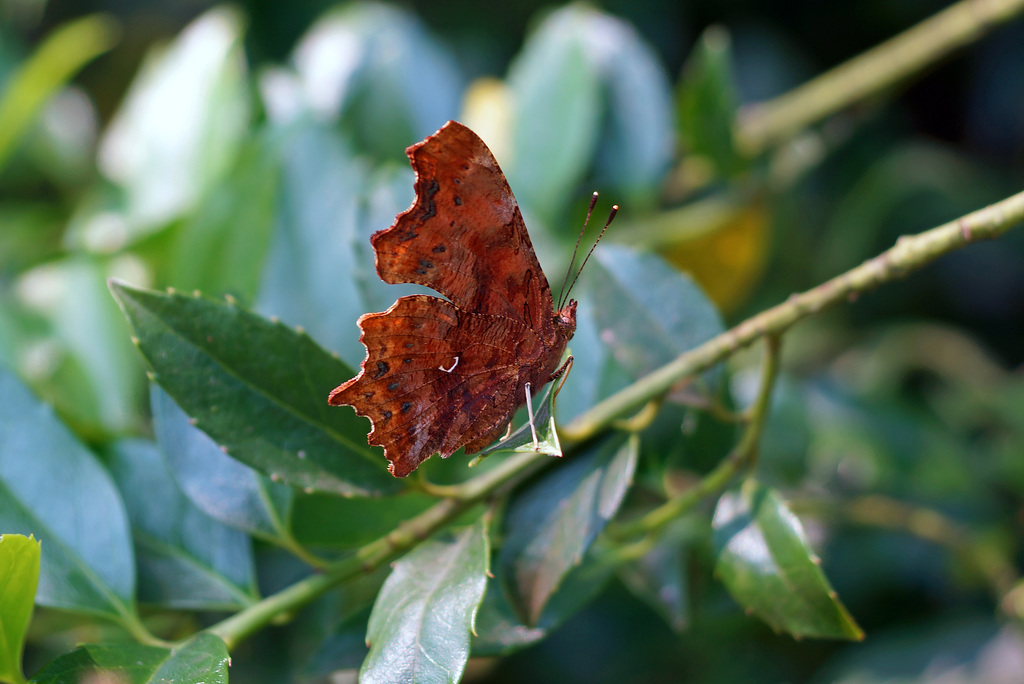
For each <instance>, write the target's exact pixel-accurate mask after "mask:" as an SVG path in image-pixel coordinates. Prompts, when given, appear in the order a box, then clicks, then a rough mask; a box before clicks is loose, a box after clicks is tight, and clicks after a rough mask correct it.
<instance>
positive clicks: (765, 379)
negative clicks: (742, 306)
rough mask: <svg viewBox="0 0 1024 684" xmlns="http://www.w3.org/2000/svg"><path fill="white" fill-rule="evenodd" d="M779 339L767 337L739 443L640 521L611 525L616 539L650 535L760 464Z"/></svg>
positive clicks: (777, 358)
mask: <svg viewBox="0 0 1024 684" xmlns="http://www.w3.org/2000/svg"><path fill="white" fill-rule="evenodd" d="M779 348H780V343H779V338H778V336H776V335H768V336H767V337H765V348H764V360H763V361H762V363H761V384H760V388H759V389H758V393H757V398H756V399H755V400H754V404H753V406H751V408H750V422H749V423H748V424H747V427H746V429H745V430H744V431H743V437H741V438H740V441H739V443H738V444H737V445H736V446H735V448H733V450H732V451H731V452H730V453H729V455H728V456H726V457H725V458H724V459H723V460H722V462H721V463H719V464H718V465H717V466H716V467H715V468H714V470H712V471H711V472H710V473H708V474H707V475H705V476H704V477H703V478H701V480H700V481H699V482H698V483H697V484H695V485H694V486H693V487H690V488H689V489H687V490H685V491H683V492H681V493H679V494H678V495H676V496H675V497H673V498H671V499H669V500H668V501H666V502H665V503H663V504H662V505H660V506H658V507H657V508H655V509H654V510H652V511H650V512H648V513H647V514H646V515H643V516H641V517H640V518H638V519H637V520H633V521H630V522H628V523H621V524H618V525H614V526H612V527H609V528H608V534H609V535H610V536H612V537H613V538H615V539H629V538H631V537H636V536H638V535H640V534H649V533H650V532H653V531H656V530H659V529H661V528H662V527H664V526H665V525H667V524H668V523H669V522H671V521H672V520H675V519H676V518H678V517H679V516H680V515H682V514H684V513H686V512H687V511H689V510H690V509H691V508H693V507H694V506H696V505H697V504H698V503H700V501H701V500H702V499H703V498H704V497H706V496H711V495H712V494H716V493H718V492H720V491H721V490H723V489H725V487H726V486H727V485H728V484H729V482H730V481H731V480H732V478H733V477H734V476H735V475H736V474H737V473H739V472H740V471H741V470H744V469H752V468H753V467H754V465H755V464H756V463H757V451H758V445H759V444H760V442H761V432H762V431H763V430H764V424H765V420H767V418H768V409H769V408H770V407H771V396H772V388H773V387H775V378H776V377H777V376H778V372H779Z"/></svg>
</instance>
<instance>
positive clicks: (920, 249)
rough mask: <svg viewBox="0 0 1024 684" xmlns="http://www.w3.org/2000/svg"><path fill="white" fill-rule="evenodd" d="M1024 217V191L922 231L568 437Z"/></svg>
mask: <svg viewBox="0 0 1024 684" xmlns="http://www.w3.org/2000/svg"><path fill="white" fill-rule="evenodd" d="M1022 220H1024V192H1021V193H1018V194H1016V195H1013V196H1011V197H1008V198H1006V199H1004V200H1003V201H1001V202H997V203H995V204H993V205H991V206H988V207H986V208H984V209H981V210H979V211H976V212H973V213H971V214H967V215H966V216H964V217H962V218H959V219H956V220H955V221H950V222H949V223H946V224H944V225H941V226H939V227H938V228H932V229H931V230H928V231H925V232H923V233H918V234H917V235H904V236H902V237H901V238H900V239H899V240H897V241H896V245H895V246H894V247H892V248H890V249H888V250H887V251H885V252H882V253H881V254H879V255H878V256H876V257H874V258H873V259H868V260H867V261H865V262H864V263H862V264H861V265H860V266H857V267H856V268H854V269H852V270H850V271H847V272H846V273H843V274H842V275H838V276H836V277H835V278H832V279H831V280H829V281H826V282H824V283H822V284H821V285H818V286H817V287H815V288H813V289H810V290H807V291H806V292H802V293H800V294H793V295H791V296H790V297H789V299H787V300H786V301H785V302H783V303H782V304H778V305H777V306H774V307H772V308H771V309H767V310H766V311H762V312H761V313H759V314H757V315H756V316H754V317H753V318H748V319H747V320H745V321H743V322H742V323H740V324H739V325H737V326H736V327H735V328H732V329H731V330H728V331H726V332H724V333H722V334H721V335H718V336H717V337H713V338H712V339H710V340H708V341H707V342H705V343H704V344H702V345H700V346H699V347H696V348H694V349H691V350H690V351H688V352H686V353H684V354H681V355H680V356H678V357H676V359H675V360H674V361H671V362H670V363H668V364H666V365H664V366H662V367H661V368H659V369H658V370H655V371H653V372H651V373H650V374H648V375H646V376H644V377H643V378H641V379H639V380H637V381H636V382H634V383H633V384H632V385H629V386H628V387H626V388H624V389H622V390H620V391H619V392H617V393H616V394H613V395H611V396H610V397H607V398H606V399H604V400H603V401H601V402H599V403H598V404H596V405H594V406H593V407H592V408H591V409H590V410H588V411H586V412H585V413H583V414H581V415H579V416H577V417H576V418H575V419H574V420H572V421H571V422H570V423H569V424H568V425H566V426H565V429H564V431H563V432H562V434H563V436H564V439H563V441H582V440H584V439H588V438H590V437H592V436H593V435H595V434H597V433H598V432H600V431H601V430H603V429H605V427H606V426H607V425H609V424H610V423H611V422H612V421H613V420H615V419H617V418H620V417H622V416H625V415H628V414H629V413H631V412H634V411H637V410H638V409H639V408H640V407H641V406H643V405H644V404H646V403H647V402H648V401H651V400H652V399H654V398H656V397H660V396H662V395H664V394H665V393H666V392H668V391H669V390H671V389H672V387H673V386H674V385H675V384H676V383H678V382H680V381H681V380H684V379H685V378H687V377H689V376H691V375H694V374H696V373H699V372H700V371H703V370H706V369H707V368H710V367H711V366H713V365H715V364H716V363H718V362H719V361H721V360H723V359H725V358H727V357H729V356H731V355H732V354H734V353H735V352H736V351H737V350H739V349H742V348H743V347H746V346H748V345H749V344H751V343H752V342H753V341H754V340H756V339H758V338H759V337H763V336H765V335H779V334H781V333H782V332H784V331H785V330H787V329H788V328H790V327H791V326H792V325H794V324H796V323H798V322H799V321H801V320H803V319H804V318H807V317H808V316H811V315H813V314H816V313H818V312H819V311H821V310H822V309H824V308H826V307H829V306H832V305H833V304H836V303H838V302H842V301H845V300H847V299H852V298H854V297H856V296H857V295H858V294H860V293H862V292H866V291H868V290H871V289H873V288H875V287H878V286H879V285H883V284H885V283H888V282H892V281H894V280H897V279H899V278H902V277H904V276H906V275H907V274H908V273H911V272H912V271H916V270H917V269H919V268H921V267H923V266H925V265H927V264H930V263H931V262H932V261H934V260H935V259H937V258H939V257H940V256H942V255H944V254H947V253H949V252H951V251H953V250H955V249H958V248H960V247H963V246H964V245H966V244H969V243H972V242H977V241H979V240H986V239H992V238H996V237H999V236H1000V235H1002V234H1003V233H1005V232H1006V231H1007V230H1009V229H1010V228H1011V227H1012V226H1014V225H1015V224H1017V223H1019V222H1020V221H1022Z"/></svg>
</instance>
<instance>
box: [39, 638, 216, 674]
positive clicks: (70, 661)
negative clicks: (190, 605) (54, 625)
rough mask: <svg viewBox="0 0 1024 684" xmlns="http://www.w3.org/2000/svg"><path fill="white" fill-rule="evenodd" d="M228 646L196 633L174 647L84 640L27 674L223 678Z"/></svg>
mask: <svg viewBox="0 0 1024 684" xmlns="http://www.w3.org/2000/svg"><path fill="white" fill-rule="evenodd" d="M229 662H230V657H229V656H228V649H227V646H226V645H225V644H224V642H223V641H221V640H220V639H218V638H217V637H215V636H213V635H212V634H205V633H201V634H199V635H197V636H195V637H193V638H192V639H190V640H189V641H188V642H186V643H185V644H184V645H182V646H179V647H176V648H160V647H158V646H141V645H138V644H117V645H102V644H99V645H86V646H79V647H78V648H76V649H75V650H74V651H71V652H70V653H66V654H64V655H62V656H61V657H59V658H57V659H56V660H54V661H53V662H51V663H50V664H49V665H47V666H46V667H44V668H43V669H42V670H40V671H39V673H38V674H36V676H35V677H33V678H32V682H33V683H34V684H71V683H72V682H92V681H96V682H105V681H116V682H118V684H121V683H122V682H123V683H124V684H169V683H170V682H203V684H227V681H228V663H229Z"/></svg>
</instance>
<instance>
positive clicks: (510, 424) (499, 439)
mask: <svg viewBox="0 0 1024 684" xmlns="http://www.w3.org/2000/svg"><path fill="white" fill-rule="evenodd" d="M511 436H512V423H511V422H509V424H508V429H507V430H505V434H504V435H502V436H501V437H499V438H498V441H499V442H504V441H505V440H506V439H508V438H509V437H511Z"/></svg>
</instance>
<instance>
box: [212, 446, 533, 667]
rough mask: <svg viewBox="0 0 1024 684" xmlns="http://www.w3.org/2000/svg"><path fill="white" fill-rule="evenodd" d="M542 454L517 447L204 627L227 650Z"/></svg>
mask: <svg viewBox="0 0 1024 684" xmlns="http://www.w3.org/2000/svg"><path fill="white" fill-rule="evenodd" d="M544 458H548V457H547V456H546V455H545V454H537V453H521V454H516V455H514V456H511V457H509V458H507V459H505V460H504V461H502V462H501V464H499V465H498V466H496V467H495V468H494V469H493V470H491V471H488V472H486V473H484V474H482V475H480V476H478V477H476V478H473V479H472V480H470V481H468V482H467V483H466V484H465V486H464V487H463V489H462V491H461V494H460V496H459V497H458V498H451V499H444V500H442V501H439V502H438V503H436V504H434V505H433V506H431V507H430V508H428V509H427V510H425V511H423V512H422V513H420V514H419V515H417V516H416V517H414V518H411V519H410V520H407V521H406V522H404V523H401V524H399V526H398V527H396V528H395V529H394V530H392V531H391V532H389V533H387V534H386V535H384V536H383V537H380V538H379V539H376V540H375V541H372V542H370V543H369V544H366V545H365V546H362V547H360V548H359V549H357V550H356V552H355V553H353V554H352V555H351V556H348V557H347V558H344V559H342V560H340V561H338V562H336V563H332V564H330V565H328V566H327V567H325V568H324V570H323V572H322V573H320V574H315V575H312V576H310V577H307V578H306V579H304V580H301V581H299V582H296V583H295V584H293V585H291V586H290V587H288V588H287V589H284V590H282V591H280V592H278V593H276V594H274V595H272V596H268V597H267V598H265V599H263V600H262V601H260V602H258V603H256V604H254V605H252V606H249V607H248V608H245V609H243V610H241V611H239V612H238V613H235V614H234V615H232V616H231V617H229V618H227V619H225V620H223V621H221V622H219V623H217V624H215V625H213V626H212V627H210V628H209V629H208V630H207V631H208V632H210V633H212V634H216V635H217V636H219V637H220V638H221V639H223V640H224V643H226V644H227V646H228V650H231V649H233V648H234V647H235V646H237V645H238V643H239V642H241V641H242V640H243V639H245V638H246V637H248V636H250V635H252V634H253V633H255V632H256V631H258V630H260V629H262V628H263V627H265V626H266V625H268V624H270V623H271V622H272V621H273V620H274V618H276V617H277V616H278V615H282V614H287V613H291V612H294V611H296V610H298V609H299V608H301V607H303V606H305V605H307V604H309V603H310V602H312V601H314V600H316V599H317V598H319V597H320V596H322V595H323V594H324V593H325V592H327V591H329V590H330V589H332V588H333V587H335V586H337V585H339V584H341V583H342V582H345V581H347V580H350V579H353V578H354V577H358V576H359V575H362V574H365V573H369V572H372V571H373V570H375V569H376V568H378V567H380V566H381V565H382V564H384V563H386V562H388V561H390V560H391V559H393V558H395V557H397V556H399V555H401V554H402V553H403V552H405V551H407V550H409V549H411V548H412V547H414V546H416V545H417V544H419V543H420V542H421V541H423V540H424V539H426V538H427V537H429V536H430V535H432V534H433V533H434V532H436V531H438V530H440V529H441V528H443V527H445V526H447V525H448V524H449V523H451V522H452V521H453V520H455V519H456V518H457V517H458V516H460V515H461V514H462V513H464V512H465V511H466V510H468V509H469V508H471V507H472V506H474V505H476V504H477V503H479V502H480V501H481V500H483V499H485V498H486V497H488V496H489V495H491V494H493V493H495V492H496V491H498V490H500V489H502V488H504V487H511V486H513V485H514V484H515V483H516V482H518V481H519V480H520V479H521V478H523V477H526V476H527V475H529V474H530V473H531V472H532V471H533V469H534V468H536V465H537V463H538V462H540V461H541V459H544Z"/></svg>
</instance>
